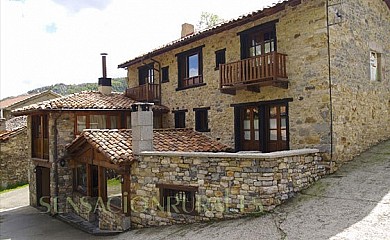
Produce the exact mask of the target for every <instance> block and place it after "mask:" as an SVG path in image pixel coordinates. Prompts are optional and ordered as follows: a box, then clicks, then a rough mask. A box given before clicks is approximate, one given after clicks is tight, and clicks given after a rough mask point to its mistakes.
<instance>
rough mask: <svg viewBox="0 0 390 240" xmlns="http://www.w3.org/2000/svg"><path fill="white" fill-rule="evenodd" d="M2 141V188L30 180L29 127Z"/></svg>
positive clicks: (0, 144) (0, 145) (0, 175)
mask: <svg viewBox="0 0 390 240" xmlns="http://www.w3.org/2000/svg"><path fill="white" fill-rule="evenodd" d="M16 131H17V132H15V135H13V136H11V137H10V138H9V139H7V140H4V141H1V142H0V183H1V187H2V188H6V187H8V186H12V185H16V184H22V183H27V182H28V171H27V170H28V159H29V154H28V148H27V145H28V144H27V142H28V139H27V135H26V132H27V129H26V128H24V129H23V130H16Z"/></svg>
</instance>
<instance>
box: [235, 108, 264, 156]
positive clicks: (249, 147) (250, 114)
mask: <svg viewBox="0 0 390 240" xmlns="http://www.w3.org/2000/svg"><path fill="white" fill-rule="evenodd" d="M259 127H260V125H259V109H258V107H245V108H242V110H241V133H240V134H241V143H242V149H241V150H243V151H259V150H260V132H259Z"/></svg>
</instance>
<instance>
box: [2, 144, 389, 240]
mask: <svg viewBox="0 0 390 240" xmlns="http://www.w3.org/2000/svg"><path fill="white" fill-rule="evenodd" d="M389 172H390V141H387V142H384V143H382V144H379V145H378V146H376V147H373V148H372V149H371V150H370V151H368V152H365V153H363V154H362V155H361V156H359V157H357V158H356V159H355V160H354V161H352V162H350V163H347V164H345V165H344V166H343V167H342V168H341V169H340V170H339V171H338V172H336V173H335V174H333V175H330V176H327V177H325V178H323V179H321V180H319V181H318V182H317V183H315V184H314V185H313V186H312V187H310V188H309V189H307V190H305V191H303V192H302V193H300V194H298V195H297V196H296V197H295V198H294V199H292V200H290V201H288V202H286V203H285V204H283V205H281V206H279V207H277V208H276V209H275V210H274V211H273V212H272V213H268V214H265V215H263V216H260V217H247V218H243V219H238V220H229V221H220V222H213V223H201V224H189V225H180V226H168V227H157V228H148V229H140V230H132V231H128V232H125V233H122V234H120V235H117V236H111V237H99V238H97V237H94V236H90V235H86V234H85V233H83V232H80V231H78V230H76V229H73V228H71V227H70V226H68V225H67V224H64V223H62V222H59V221H58V220H57V219H54V218H51V217H49V216H47V215H43V214H39V211H38V210H36V209H33V208H31V207H23V208H21V209H16V210H11V211H7V210H6V211H3V212H2V213H1V214H0V220H1V228H0V230H1V239H3V238H4V237H5V238H12V239H133V240H145V239H169V240H174V239H194V240H195V239H196V240H202V239H213V240H217V239H221V240H227V239H266V240H273V239H289V240H290V239H331V240H345V239H367V240H368V239H370V240H376V239H377V240H382V239H384V240H390V173H389ZM16 191H25V190H24V189H18V190H15V192H16ZM4 194H7V195H3V194H0V201H1V203H0V207H1V208H2V209H7V208H10V207H11V206H13V207H14V205H15V204H16V203H15V202H14V201H13V200H12V199H14V198H15V196H17V194H18V193H15V196H14V195H13V194H10V193H4ZM23 194H26V193H22V196H23ZM18 198H19V197H16V199H18ZM26 199H27V196H26ZM22 202H23V201H22ZM23 204H24V205H25V202H24V203H23ZM34 216H35V218H34ZM42 222H44V223H45V224H42ZM48 229H49V230H50V231H49V230H48ZM42 233H45V234H42ZM59 233H65V234H59Z"/></svg>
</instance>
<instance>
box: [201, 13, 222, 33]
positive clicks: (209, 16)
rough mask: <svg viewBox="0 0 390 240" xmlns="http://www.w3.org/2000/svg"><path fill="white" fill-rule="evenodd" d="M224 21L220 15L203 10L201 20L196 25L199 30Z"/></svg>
mask: <svg viewBox="0 0 390 240" xmlns="http://www.w3.org/2000/svg"><path fill="white" fill-rule="evenodd" d="M222 21H223V19H222V18H220V17H219V16H218V15H216V14H214V13H209V12H202V14H201V15H200V20H199V22H198V23H197V25H196V28H197V30H198V31H201V30H204V29H207V28H210V27H213V26H215V25H217V24H218V23H221V22H222Z"/></svg>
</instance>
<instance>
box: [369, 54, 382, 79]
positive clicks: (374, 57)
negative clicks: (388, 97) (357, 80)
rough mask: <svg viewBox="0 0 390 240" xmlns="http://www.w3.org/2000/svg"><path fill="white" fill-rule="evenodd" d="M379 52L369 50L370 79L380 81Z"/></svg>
mask: <svg viewBox="0 0 390 240" xmlns="http://www.w3.org/2000/svg"><path fill="white" fill-rule="evenodd" d="M381 75H382V72H381V54H380V53H378V52H374V51H371V52H370V80H371V81H380V80H381V77H382V76H381Z"/></svg>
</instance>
